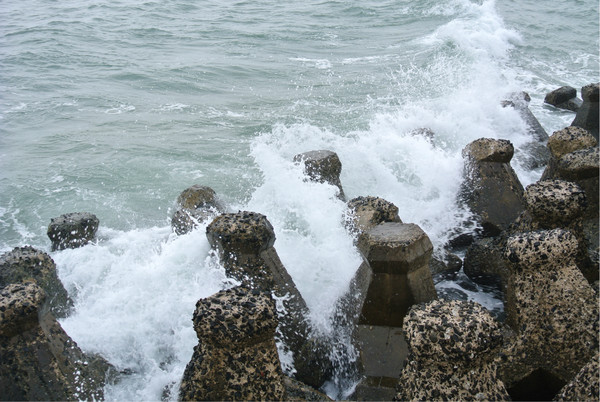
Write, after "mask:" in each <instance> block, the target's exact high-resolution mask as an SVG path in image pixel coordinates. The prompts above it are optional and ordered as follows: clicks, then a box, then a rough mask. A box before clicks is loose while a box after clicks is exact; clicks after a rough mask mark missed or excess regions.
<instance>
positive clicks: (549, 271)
mask: <svg viewBox="0 0 600 402" xmlns="http://www.w3.org/2000/svg"><path fill="white" fill-rule="evenodd" d="M577 251H578V246H577V240H576V238H575V236H573V235H572V234H571V233H570V232H568V231H565V230H563V229H554V230H548V231H537V232H527V233H522V234H517V235H515V236H512V237H510V238H509V239H508V241H507V248H506V256H507V258H508V260H509V261H510V263H511V270H512V275H511V277H510V280H509V283H508V287H507V292H506V306H505V310H506V315H507V323H508V324H509V325H510V326H511V327H512V328H513V329H514V330H515V331H516V336H515V337H514V338H513V339H512V340H511V341H510V342H508V343H507V345H506V347H505V349H504V350H503V354H502V358H501V378H502V379H503V381H504V382H505V384H506V385H507V387H511V386H513V385H514V384H515V383H517V382H519V381H521V380H523V379H524V378H526V377H527V376H528V375H530V374H531V373H532V372H534V371H535V370H537V369H542V370H544V371H545V372H548V373H550V374H552V375H554V376H556V377H557V378H559V379H560V380H562V381H565V382H566V381H569V380H570V379H571V378H572V377H573V376H574V375H575V374H577V372H578V371H579V370H580V369H581V367H583V366H584V365H585V364H586V363H587V362H588V361H589V360H590V359H591V358H592V356H593V355H594V353H595V352H596V351H597V349H598V330H599V325H598V314H599V311H598V300H597V296H596V294H595V292H594V290H593V289H592V287H591V286H590V285H589V283H588V282H587V281H586V279H585V278H584V277H583V274H582V273H581V271H580V270H579V269H578V268H577V267H576V265H575V256H576V255H577Z"/></svg>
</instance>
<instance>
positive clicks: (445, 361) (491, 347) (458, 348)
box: [395, 300, 510, 401]
mask: <svg viewBox="0 0 600 402" xmlns="http://www.w3.org/2000/svg"><path fill="white" fill-rule="evenodd" d="M403 329H404V333H405V334H406V339H407V342H408V347H409V356H408V360H407V363H406V365H405V367H404V370H403V371H402V373H401V374H400V379H399V381H398V386H397V390H398V393H397V394H396V398H395V399H397V400H401V401H423V400H510V399H509V396H508V393H507V391H506V388H505V387H504V384H503V383H502V381H500V380H499V378H498V376H497V372H496V366H495V363H494V359H493V356H494V351H495V350H496V349H498V348H499V347H500V345H501V344H502V339H503V336H502V330H501V327H500V324H499V323H498V322H497V321H495V320H494V318H493V317H492V316H491V315H490V314H489V313H488V311H487V310H486V309H485V308H483V307H482V306H480V305H479V304H477V303H474V302H470V301H441V300H438V301H433V302H430V303H427V304H421V305H418V306H415V307H413V308H412V309H411V311H410V312H409V314H408V315H407V317H406V320H405V321H404V325H403Z"/></svg>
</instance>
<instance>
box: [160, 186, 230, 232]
mask: <svg viewBox="0 0 600 402" xmlns="http://www.w3.org/2000/svg"><path fill="white" fill-rule="evenodd" d="M177 205H178V209H177V211H175V213H174V214H173V217H172V218H171V227H172V228H173V231H174V232H175V233H177V234H179V235H181V234H185V233H188V232H190V231H192V230H193V229H194V228H196V226H197V222H199V221H204V220H206V219H208V218H210V217H214V215H216V214H217V213H219V212H221V211H222V209H223V208H222V206H221V203H220V202H219V200H218V199H217V195H216V193H215V191H214V190H213V189H212V188H210V187H207V186H201V185H199V184H194V185H193V186H191V187H189V188H186V189H185V190H183V191H182V192H181V194H179V196H178V197H177Z"/></svg>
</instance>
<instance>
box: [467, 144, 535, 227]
mask: <svg viewBox="0 0 600 402" xmlns="http://www.w3.org/2000/svg"><path fill="white" fill-rule="evenodd" d="M513 153H514V148H513V146H512V144H511V143H510V142H509V141H507V140H495V139H491V138H480V139H478V140H475V141H473V142H471V143H470V144H468V145H467V146H466V147H465V149H464V150H463V157H464V158H465V171H466V174H465V181H464V182H463V184H462V190H461V200H462V201H463V202H465V203H466V204H467V205H468V206H469V208H470V209H471V211H473V213H474V214H475V215H476V216H477V219H478V221H479V223H480V224H481V226H482V228H483V234H484V235H485V236H497V235H498V234H500V232H501V231H503V230H506V229H507V228H508V226H509V225H510V224H511V223H512V222H513V221H514V220H515V219H516V218H517V217H518V216H519V214H520V213H521V212H522V211H523V209H524V200H523V186H522V185H521V182H520V181H519V178H518V177H517V175H516V173H515V172H514V170H513V169H512V167H511V166H510V163H509V162H510V160H511V158H512V156H513Z"/></svg>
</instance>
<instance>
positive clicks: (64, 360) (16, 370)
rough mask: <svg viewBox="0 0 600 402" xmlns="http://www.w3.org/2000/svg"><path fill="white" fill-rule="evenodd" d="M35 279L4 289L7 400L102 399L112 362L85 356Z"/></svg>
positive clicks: (0, 344)
mask: <svg viewBox="0 0 600 402" xmlns="http://www.w3.org/2000/svg"><path fill="white" fill-rule="evenodd" d="M45 297H46V294H45V292H44V291H43V290H42V289H41V288H40V287H39V286H38V285H37V284H35V283H34V282H27V283H19V284H10V285H8V286H6V287H5V288H3V289H2V290H1V291H0V356H2V364H0V390H2V395H1V397H2V399H3V400H92V399H94V400H102V399H103V397H104V395H103V388H104V382H105V378H106V377H107V374H108V372H109V371H110V370H111V367H110V365H109V364H108V363H107V362H106V361H105V360H104V359H102V358H101V357H99V356H89V355H85V354H84V353H83V352H82V351H81V350H80V349H79V347H77V344H76V343H75V342H73V341H72V340H71V338H69V336H68V335H67V334H66V333H65V332H64V331H63V329H62V328H61V326H60V324H58V322H57V321H56V319H55V318H54V317H53V316H52V314H50V313H48V312H44V308H43V307H42V306H43V305H44V300H45Z"/></svg>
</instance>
